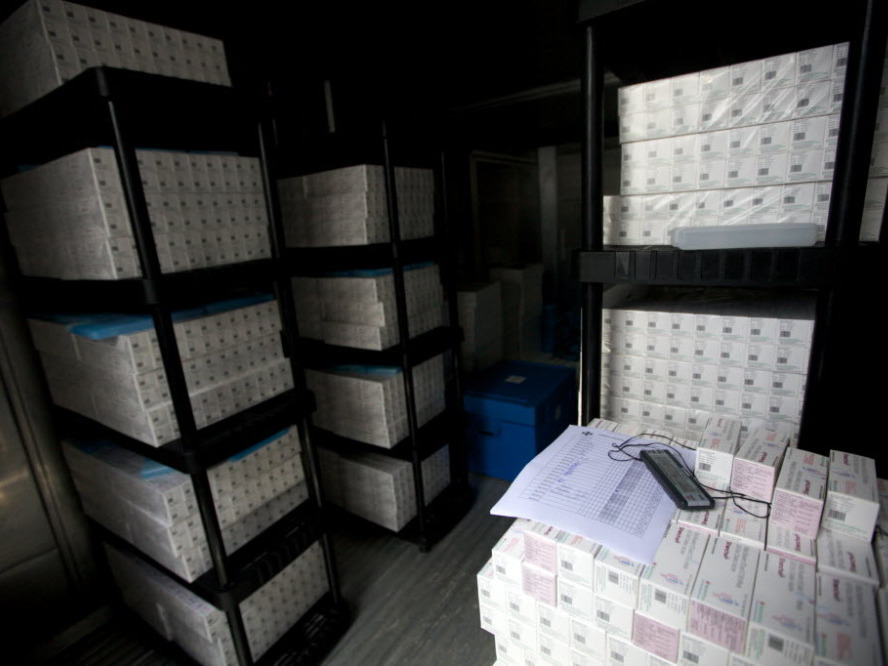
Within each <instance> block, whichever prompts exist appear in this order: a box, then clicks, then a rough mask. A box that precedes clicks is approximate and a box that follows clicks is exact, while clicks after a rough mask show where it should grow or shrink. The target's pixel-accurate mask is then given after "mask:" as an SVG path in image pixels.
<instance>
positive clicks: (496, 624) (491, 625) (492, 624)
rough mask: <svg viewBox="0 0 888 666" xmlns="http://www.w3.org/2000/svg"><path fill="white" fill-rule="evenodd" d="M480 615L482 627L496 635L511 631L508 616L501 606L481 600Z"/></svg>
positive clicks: (479, 605)
mask: <svg viewBox="0 0 888 666" xmlns="http://www.w3.org/2000/svg"><path fill="white" fill-rule="evenodd" d="M478 617H479V620H480V624H481V628H482V629H483V630H484V631H486V632H488V633H491V634H493V635H494V636H497V635H500V636H502V635H504V634H507V633H508V631H509V619H508V616H507V615H506V614H505V612H503V611H502V610H501V609H499V608H494V607H493V606H491V605H490V604H486V603H484V602H480V603H479V604H478Z"/></svg>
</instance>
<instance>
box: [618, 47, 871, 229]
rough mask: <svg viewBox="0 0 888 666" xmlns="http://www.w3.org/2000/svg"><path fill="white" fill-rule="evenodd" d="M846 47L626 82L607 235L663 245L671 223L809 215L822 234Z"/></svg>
mask: <svg viewBox="0 0 888 666" xmlns="http://www.w3.org/2000/svg"><path fill="white" fill-rule="evenodd" d="M847 56H848V45H847V44H837V45H835V46H825V47H820V48H816V49H811V50H808V51H802V52H799V53H788V54H785V55H781V56H776V57H773V58H766V59H763V60H756V61H750V62H744V63H738V64H735V65H731V66H728V67H719V68H716V69H711V70H707V71H704V72H697V73H693V74H688V75H684V76H679V77H674V78H671V79H662V80H658V81H652V82H648V83H642V84H638V85H633V86H627V87H624V88H622V89H621V90H620V95H619V114H620V141H621V143H622V173H621V189H620V192H621V196H620V197H619V198H616V197H615V198H608V200H607V201H606V202H605V213H606V216H607V218H609V219H610V224H609V225H606V229H605V242H607V243H613V244H620V245H648V244H654V245H658V244H667V245H668V244H671V236H670V232H671V230H673V229H676V228H680V227H692V226H715V225H742V224H752V223H809V224H810V223H813V224H816V225H817V226H818V229H819V232H820V236H821V240H822V236H823V232H824V230H825V227H826V217H827V211H828V208H829V200H830V194H831V189H832V178H833V171H834V169H835V150H836V144H837V141H838V129H839V112H840V110H841V104H842V95H843V91H844V79H845V69H846V64H847ZM875 159H876V162H877V163H878V164H879V165H881V164H882V162H885V160H886V159H888V157H882V156H879V157H876V158H875ZM872 175H874V176H875V175H886V174H885V173H878V171H874V172H873V174H872ZM874 187H875V186H874ZM881 189H882V196H883V197H884V189H885V186H884V183H883V184H882V187H881ZM874 191H875V189H874ZM870 233H871V232H870V231H866V234H867V235H866V236H865V239H867V240H871V238H869V237H868V235H869V234H870Z"/></svg>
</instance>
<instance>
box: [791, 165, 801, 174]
mask: <svg viewBox="0 0 888 666" xmlns="http://www.w3.org/2000/svg"><path fill="white" fill-rule="evenodd" d="M789 170H790V171H791V172H792V173H801V171H802V165H801V164H793V165H792V166H791V167H789Z"/></svg>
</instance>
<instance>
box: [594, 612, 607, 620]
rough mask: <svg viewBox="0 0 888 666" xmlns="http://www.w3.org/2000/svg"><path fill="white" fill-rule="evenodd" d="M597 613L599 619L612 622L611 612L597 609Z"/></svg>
mask: <svg viewBox="0 0 888 666" xmlns="http://www.w3.org/2000/svg"><path fill="white" fill-rule="evenodd" d="M595 615H596V616H597V617H598V619H599V620H603V621H604V622H610V619H611V616H610V613H605V612H604V611H596V613H595Z"/></svg>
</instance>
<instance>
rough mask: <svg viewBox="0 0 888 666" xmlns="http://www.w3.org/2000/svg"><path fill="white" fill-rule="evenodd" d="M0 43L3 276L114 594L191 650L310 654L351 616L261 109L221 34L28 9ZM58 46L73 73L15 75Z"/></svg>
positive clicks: (229, 656) (64, 9) (44, 5)
mask: <svg viewBox="0 0 888 666" xmlns="http://www.w3.org/2000/svg"><path fill="white" fill-rule="evenodd" d="M130 29H131V30H132V32H127V31H128V30H130ZM141 36H144V37H146V39H155V40H160V41H157V42H155V43H149V42H145V43H144V45H143V44H142V42H139V40H138V38H139V37H141ZM124 42H125V43H124ZM71 43H74V44H75V45H77V44H81V43H82V44H83V47H82V48H81V47H80V46H75V47H72V46H71ZM106 44H107V45H109V47H108V48H109V49H110V45H113V46H114V49H113V50H114V51H117V52H118V55H119V57H120V59H119V60H118V59H115V58H108V57H106V56H107V55H108V54H106V53H105V52H104V51H105V46H104V45H106ZM118 46H119V47H120V48H117V47H118ZM143 46H144V53H145V54H146V58H147V59H146V60H145V61H144V62H136V61H134V60H133V59H132V58H130V59H129V60H124V59H123V55H122V52H125V53H126V54H128V55H130V56H131V55H132V53H131V52H130V51H131V50H132V49H135V48H143ZM75 51H76V53H74V52H75ZM203 51H205V53H203V55H201V53H202V52H203ZM0 52H2V53H4V54H7V55H9V56H10V57H9V59H4V61H3V64H2V67H0V81H2V85H3V86H4V87H8V88H9V89H10V90H13V89H15V94H14V95H10V96H9V98H8V100H9V101H10V102H14V103H15V104H16V105H17V106H16V107H15V108H16V110H15V112H14V113H12V114H11V115H10V116H9V117H7V118H4V119H2V120H0V135H2V139H3V141H2V142H3V143H4V146H5V147H6V150H5V152H4V159H3V161H2V164H0V177H2V181H0V192H2V194H3V197H4V204H5V210H4V218H5V220H6V223H7V228H8V231H9V234H8V235H9V238H10V240H11V245H12V247H11V248H9V249H10V250H14V251H15V257H16V258H17V262H14V263H15V264H16V265H14V266H12V267H11V270H12V271H13V277H14V280H13V283H14V285H15V286H16V287H17V288H18V289H19V291H20V295H21V297H22V301H23V303H24V306H25V307H27V308H29V309H30V312H31V314H30V315H29V318H28V324H29V325H30V329H31V334H32V338H33V340H34V342H35V346H36V347H37V348H38V351H39V353H40V358H41V362H42V365H43V368H44V371H45V375H46V378H47V384H48V386H49V390H50V394H51V397H52V399H53V401H54V402H55V403H56V404H57V405H58V406H60V407H62V408H63V409H59V410H57V412H56V414H57V416H58V426H59V431H60V432H61V433H63V435H64V436H65V437H66V438H68V443H67V445H66V446H65V454H66V457H67V459H68V461H69V467H70V468H71V471H72V476H73V477H74V480H75V485H76V486H77V489H78V491H79V493H80V497H81V501H82V504H83V508H84V511H85V512H86V514H87V515H88V516H90V517H91V518H92V519H94V522H95V524H96V532H97V534H98V536H99V537H100V538H101V539H102V540H103V541H104V542H106V544H107V545H108V547H109V549H111V548H113V550H114V553H115V554H113V555H109V558H110V559H111V560H113V562H114V569H115V573H117V574H119V575H120V579H119V580H120V583H121V585H122V587H124V588H125V591H124V595H123V596H124V599H125V601H127V602H129V603H131V604H132V605H133V607H134V608H135V610H137V611H139V612H142V613H145V614H146V615H147V617H146V619H147V620H148V621H149V623H152V624H153V625H154V626H155V628H157V629H158V630H159V631H160V633H161V634H162V635H163V636H165V637H167V638H172V639H173V640H174V641H176V643H177V644H178V646H179V647H180V648H182V649H183V650H184V651H185V652H187V653H188V654H189V655H190V657H191V658H192V659H196V660H198V661H200V662H201V663H207V664H230V663H239V664H251V663H254V662H255V661H257V660H258V659H259V657H260V655H262V654H274V655H275V656H276V657H280V656H286V655H289V656H291V657H293V658H295V659H310V660H312V659H317V658H319V657H320V655H321V654H323V653H324V652H325V651H326V650H328V649H329V647H330V646H331V645H332V643H333V642H334V641H335V640H336V639H337V638H338V636H339V635H340V634H341V632H342V631H343V630H344V627H345V625H346V624H347V610H346V607H345V605H344V603H343V602H342V599H341V597H340V594H339V589H338V583H337V581H336V572H335V567H334V565H333V562H332V554H331V551H330V542H329V534H328V533H327V531H326V527H324V526H323V525H322V524H321V523H320V512H319V505H320V501H321V499H320V498H319V497H318V496H317V491H316V488H317V483H316V479H315V478H314V477H315V475H316V474H317V470H316V465H315V462H316V452H315V451H314V450H313V446H314V445H313V444H312V443H311V442H310V441H303V442H300V435H299V433H300V432H301V431H302V430H303V429H304V428H305V427H306V419H307V413H308V411H309V409H310V400H309V399H308V398H309V396H308V395H307V393H306V390H305V387H304V378H303V375H302V369H301V368H300V367H299V366H298V365H297V364H296V361H295V357H296V354H295V350H294V349H293V348H287V349H284V347H283V345H284V344H285V343H286V344H288V345H291V344H292V341H293V340H294V339H295V336H294V335H288V331H289V328H290V327H291V325H292V322H293V319H294V317H293V312H292V308H293V305H292V298H291V296H290V291H289V288H290V282H289V278H285V277H283V275H284V271H283V270H282V269H281V270H276V269H277V268H281V267H280V266H278V265H277V264H279V263H282V262H283V257H282V256H281V252H279V249H280V247H281V246H282V242H277V241H278V239H282V236H283V231H282V229H281V228H280V225H279V224H278V221H277V220H276V219H273V216H272V215H271V211H270V210H269V208H268V201H269V200H271V199H272V197H271V196H268V197H267V196H266V194H267V187H268V185H267V183H266V182H265V180H266V176H265V173H266V170H267V165H266V164H264V163H262V162H261V160H260V159H259V158H257V157H256V155H259V154H262V153H263V150H264V149H265V148H266V146H263V145H260V144H261V143H263V142H264V141H265V140H266V136H267V128H266V127H265V126H264V121H263V116H262V111H261V108H260V102H259V101H258V100H256V99H254V98H252V97H250V96H249V95H247V94H243V93H242V92H241V91H237V90H234V89H232V88H230V87H228V84H229V82H228V77H227V74H224V72H225V71H226V68H225V56H224V52H223V50H222V45H221V43H220V42H218V41H216V40H212V39H209V38H208V39H204V38H202V37H199V36H196V35H190V34H188V33H182V32H180V31H176V30H173V29H166V28H161V27H158V26H152V25H150V24H144V23H142V22H139V21H136V20H130V19H128V18H123V17H117V16H115V15H110V14H106V13H104V12H98V11H96V10H93V9H90V8H85V7H79V6H76V5H71V4H70V3H65V2H55V1H53V0H45V1H42V0H41V2H28V3H26V4H25V5H24V6H23V7H22V8H21V9H20V10H19V11H18V12H16V13H14V14H13V15H12V16H11V17H10V18H9V19H8V20H7V22H5V23H4V25H3V26H2V28H0ZM71 54H74V55H76V58H77V60H78V62H79V65H78V67H79V69H77V70H76V71H80V70H84V71H82V72H80V73H79V74H77V75H76V76H74V75H73V74H70V75H71V76H72V77H73V78H72V79H71V80H70V81H67V80H66V77H67V76H68V75H69V74H66V75H65V76H61V75H59V71H60V70H57V69H56V70H52V72H54V74H52V75H51V73H48V71H49V70H47V72H44V71H43V70H41V71H40V72H37V74H40V76H37V74H35V73H34V72H33V71H32V69H30V64H31V61H30V59H31V58H34V59H41V58H42V59H46V58H49V59H50V60H52V59H57V60H58V61H59V62H61V61H63V60H67V58H68V56H69V55H71ZM112 55H113V54H112ZM211 56H212V57H211ZM152 58H153V59H154V60H153V61H152V60H151V59H152ZM158 58H159V59H161V60H164V59H166V60H164V62H166V64H163V63H161V62H159V61H157V59H158ZM213 58H215V60H213ZM24 59H28V61H29V67H23V66H22V65H21V63H22V62H23V60H24ZM35 62H36V60H35ZM41 62H43V60H41ZM172 63H175V65H174V64H172ZM81 65H82V66H81ZM96 65H111V66H113V67H115V68H116V67H123V68H132V69H139V70H142V71H140V72H135V71H122V70H121V69H107V68H105V67H96ZM179 65H180V66H181V67H180V68H178V69H177V66H179ZM208 69H209V70H212V72H216V74H212V73H211V72H209V71H206V70H208ZM66 71H67V70H66ZM72 71H73V70H72ZM23 72H27V73H28V77H27V78H28V83H27V84H25V83H22V75H23V74H22V73H23ZM43 74H46V76H45V77H43V78H41V76H43ZM157 74H160V75H161V76H157ZM171 76H174V77H177V78H178V79H180V80H178V81H173V80H171V79H170V78H169V77H171ZM182 78H190V79H193V80H192V81H183V80H181V79H182ZM31 79H34V80H31ZM210 83H212V84H224V85H208V84H210ZM41 96H42V97H41ZM37 97H41V99H39V100H37V99H36V98H37ZM35 100H36V101H35ZM4 101H6V100H4ZM19 107H21V108H19ZM8 110H9V111H11V110H12V108H10V109H8ZM209 118H212V122H210V121H208V119H209ZM257 129H258V130H259V132H257V131H256V130H257ZM158 144H159V145H163V146H164V150H154V149H150V148H140V149H138V150H137V149H136V148H135V146H136V145H139V146H143V145H144V146H154V145H158ZM109 145H110V146H111V148H106V147H98V146H109ZM170 147H174V148H180V147H181V148H182V150H178V151H174V150H170V149H169V148H170ZM187 151H193V152H187ZM217 151H218V152H217ZM22 165H27V167H23V166H22ZM272 237H274V239H275V241H276V242H275V243H274V244H273V243H272V242H271V241H272ZM10 256H12V254H11V253H10ZM16 268H17V269H18V271H17V272H16V270H15V269H16ZM271 292H274V293H275V294H276V295H274V296H273V295H271ZM307 463H311V464H307ZM306 581H308V582H306ZM207 603H208V604H210V606H212V608H210V606H207V605H206V604H207ZM220 619H221V621H220ZM223 624H227V628H226V629H222V625H223ZM208 627H217V629H218V630H217V629H208Z"/></svg>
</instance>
